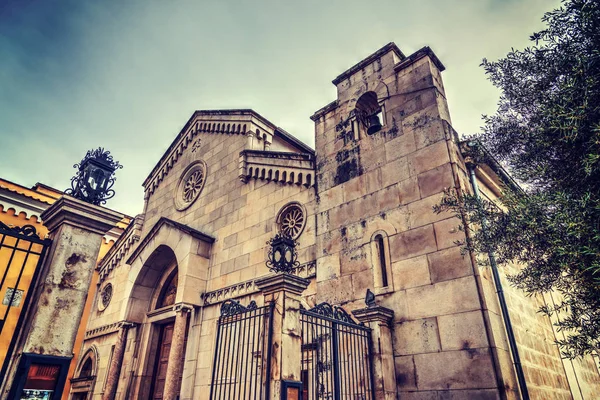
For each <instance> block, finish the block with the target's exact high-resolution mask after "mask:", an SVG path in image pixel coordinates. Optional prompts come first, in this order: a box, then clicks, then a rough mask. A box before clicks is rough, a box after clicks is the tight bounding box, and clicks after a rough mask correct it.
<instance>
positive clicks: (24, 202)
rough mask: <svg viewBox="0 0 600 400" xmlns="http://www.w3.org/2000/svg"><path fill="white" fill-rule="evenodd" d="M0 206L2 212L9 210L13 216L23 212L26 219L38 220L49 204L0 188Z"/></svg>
mask: <svg viewBox="0 0 600 400" xmlns="http://www.w3.org/2000/svg"><path fill="white" fill-rule="evenodd" d="M0 205H1V206H2V209H3V211H4V212H6V211H8V209H10V208H12V209H14V210H15V215H18V214H20V213H22V212H24V213H25V217H26V218H27V219H29V218H31V217H32V216H36V217H38V218H39V216H40V215H41V214H42V213H43V212H44V211H45V210H46V209H47V208H48V207H49V206H50V204H49V202H45V201H41V200H38V199H34V198H33V197H31V196H28V195H26V194H23V193H19V192H17V191H15V190H10V189H9V188H4V187H0Z"/></svg>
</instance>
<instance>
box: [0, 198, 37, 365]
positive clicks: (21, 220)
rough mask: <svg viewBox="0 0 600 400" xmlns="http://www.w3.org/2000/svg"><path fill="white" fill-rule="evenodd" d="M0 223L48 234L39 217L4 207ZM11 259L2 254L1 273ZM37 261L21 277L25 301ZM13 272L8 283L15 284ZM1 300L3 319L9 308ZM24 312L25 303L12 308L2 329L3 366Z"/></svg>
mask: <svg viewBox="0 0 600 400" xmlns="http://www.w3.org/2000/svg"><path fill="white" fill-rule="evenodd" d="M0 221H2V222H3V223H5V224H6V225H9V226H23V225H33V226H35V228H36V230H37V231H38V232H39V233H40V236H41V237H45V236H46V234H47V232H48V230H47V229H46V227H45V226H43V225H42V224H41V223H40V222H39V221H38V219H37V217H35V216H34V217H31V218H29V219H27V217H26V215H25V213H23V212H21V213H19V214H15V210H14V209H12V208H10V209H8V210H6V211H5V210H4V208H3V206H2V205H0ZM5 240H10V239H8V238H6V239H5ZM9 257H10V253H9V252H4V253H2V254H0V268H2V269H1V270H0V273H4V268H5V267H6V266H7V265H8V262H9ZM17 257H18V256H17ZM37 260H38V257H34V258H28V262H27V264H26V266H25V268H24V269H23V275H22V276H21V280H20V282H19V286H18V289H20V290H23V292H24V293H23V299H25V296H27V293H28V292H29V286H30V284H31V279H32V278H33V274H34V272H35V267H36V265H37ZM19 261H20V260H18V259H13V265H14V264H16V263H19V264H20V262H19ZM13 272H14V273H11V271H10V270H9V272H8V276H7V281H8V282H10V281H11V280H12V281H13V282H15V279H16V276H14V275H15V274H17V271H16V270H15V271H13ZM7 286H10V285H8V284H7ZM3 294H4V290H2V296H0V297H3ZM1 300H2V299H1V298H0V315H1V316H2V317H3V316H4V313H5V311H6V307H7V306H3V305H2V303H1ZM22 310H23V303H21V306H19V307H11V309H10V311H9V314H8V316H7V319H6V321H5V324H4V328H3V329H2V334H1V335H0V365H2V363H4V358H5V356H6V353H7V351H8V347H9V346H10V342H11V340H12V337H13V335H14V331H15V328H16V326H17V322H18V320H19V316H20V315H21V311H22Z"/></svg>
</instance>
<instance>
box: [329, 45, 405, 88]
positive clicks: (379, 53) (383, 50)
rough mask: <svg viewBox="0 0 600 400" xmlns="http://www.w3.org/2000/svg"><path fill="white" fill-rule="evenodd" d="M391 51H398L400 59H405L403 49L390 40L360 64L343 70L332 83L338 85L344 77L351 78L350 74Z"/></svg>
mask: <svg viewBox="0 0 600 400" xmlns="http://www.w3.org/2000/svg"><path fill="white" fill-rule="evenodd" d="M390 51H393V52H394V53H396V55H397V56H398V57H399V58H400V59H404V54H402V51H400V49H399V48H398V46H396V44H395V43H394V42H390V43H388V44H386V45H385V46H383V47H382V48H381V49H379V50H377V51H376V52H375V53H373V54H371V55H370V56H368V57H367V58H365V59H363V60H362V61H360V62H359V63H358V64H356V65H353V66H352V67H350V68H348V69H347V70H346V71H344V72H342V73H341V74H340V75H338V76H337V78H335V79H334V80H333V81H332V83H333V84H334V85H337V84H338V83H340V82H341V81H343V80H344V79H346V78H349V77H350V76H352V75H353V74H355V73H356V72H358V71H360V70H361V69H363V68H365V67H366V66H368V65H369V64H371V63H373V62H375V60H377V59H378V58H381V57H383V56H384V55H385V54H387V53H388V52H390Z"/></svg>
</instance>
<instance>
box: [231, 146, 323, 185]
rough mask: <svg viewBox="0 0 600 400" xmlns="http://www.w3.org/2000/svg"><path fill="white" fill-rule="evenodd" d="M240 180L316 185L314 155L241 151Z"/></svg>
mask: <svg viewBox="0 0 600 400" xmlns="http://www.w3.org/2000/svg"><path fill="white" fill-rule="evenodd" d="M239 163H240V167H239V168H240V180H241V181H242V182H248V180H249V179H252V178H254V179H260V180H264V181H268V182H273V183H281V184H289V185H304V186H306V187H310V186H313V185H314V171H315V162H314V156H313V155H312V154H308V153H290V152H275V151H259V150H244V151H242V152H241V153H240V160H239Z"/></svg>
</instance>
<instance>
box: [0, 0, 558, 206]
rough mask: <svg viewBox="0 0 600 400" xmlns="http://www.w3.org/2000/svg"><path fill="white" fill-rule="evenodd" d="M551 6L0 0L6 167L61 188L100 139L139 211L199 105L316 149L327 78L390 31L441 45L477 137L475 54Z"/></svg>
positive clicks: (0, 155)
mask: <svg viewBox="0 0 600 400" xmlns="http://www.w3.org/2000/svg"><path fill="white" fill-rule="evenodd" d="M557 5H558V0H444V1H443V0H422V1H408V0H392V1H374V0H373V1H364V0H362V1H351V0H340V1H337V0H327V1H324V0H321V1H300V0H296V1H281V0H280V1H262V0H255V1H200V0H196V1H186V0H128V1H117V0H105V1H91V0H90V1H79V0H78V1H75V0H73V1H67V0H63V1H57V0H39V1H38V0H0V176H1V177H3V178H6V179H9V180H12V181H14V182H17V183H20V184H23V185H26V186H31V185H33V184H34V183H36V182H42V183H45V184H47V185H51V186H54V187H56V188H59V189H65V188H67V187H68V185H69V179H70V177H71V176H72V175H73V173H74V170H73V169H72V165H73V164H74V163H75V162H78V161H79V160H80V159H81V158H82V156H83V155H84V154H85V152H86V151H87V150H88V149H91V148H95V147H98V146H103V147H106V148H108V149H109V150H110V151H111V152H112V154H113V155H114V156H115V158H116V159H117V160H119V161H120V162H121V163H122V164H123V165H124V166H125V167H124V169H122V170H120V171H118V179H117V184H116V185H115V189H116V190H117V195H116V197H115V198H114V199H112V200H110V201H109V203H108V206H109V207H111V208H114V209H117V210H119V211H122V212H125V213H128V214H131V215H135V214H137V213H139V212H141V211H142V206H143V190H142V187H141V183H142V181H143V180H144V178H145V177H146V176H147V175H148V173H149V172H150V171H151V169H152V167H153V166H154V164H155V163H156V162H157V161H158V159H159V158H160V156H161V155H162V154H163V152H164V151H165V149H166V148H167V147H168V145H169V144H170V143H171V141H172V140H173V138H174V137H175V135H176V134H177V133H178V132H179V130H180V129H181V128H182V126H183V124H184V123H185V122H186V121H187V120H188V118H189V117H190V116H191V114H192V113H193V111H194V110H198V109H218V108H252V109H254V110H256V111H257V112H259V113H261V114H262V115H263V116H265V117H266V118H268V119H269V120H271V121H272V122H273V123H275V124H277V125H279V126H281V127H282V128H284V129H286V130H287V131H288V132H290V133H292V134H294V135H295V136H297V137H298V138H300V139H301V140H303V141H304V142H306V143H308V144H309V145H311V146H314V137H313V135H314V133H313V123H312V121H310V119H309V116H310V115H312V114H313V112H314V111H316V110H317V109H319V108H320V107H322V106H324V105H325V104H327V103H329V102H330V101H332V100H333V99H334V98H335V87H334V86H333V85H332V84H331V80H332V79H333V78H335V77H336V76H337V75H338V74H339V73H341V72H343V71H344V70H345V69H347V68H349V67H350V66H352V65H353V64H355V63H356V62H358V61H360V60H361V59H362V58H364V57H366V56H368V55H369V54H371V53H372V52H374V51H376V50H377V49H379V48H380V47H382V46H383V45H385V44H386V43H388V42H390V41H393V42H395V43H396V44H397V45H398V46H399V47H400V49H401V50H402V51H403V52H404V53H405V54H407V55H408V54H410V53H412V52H414V51H415V50H417V49H419V48H421V47H422V46H425V45H428V46H430V47H431V48H432V49H433V50H434V51H435V53H436V54H437V55H438V57H439V58H440V60H441V61H442V62H443V63H444V64H445V65H446V68H447V69H446V71H445V72H444V74H443V78H444V83H445V86H446V93H447V96H448V101H449V105H450V112H451V115H452V123H453V125H454V128H455V129H456V130H457V131H458V132H460V133H474V132H477V131H478V130H479V127H480V125H481V114H486V113H493V112H494V110H495V106H496V102H497V98H498V91H497V90H496V89H495V88H494V87H492V86H491V84H490V83H489V82H488V81H487V80H486V78H485V75H484V73H483V70H482V69H481V68H480V67H479V64H480V62H481V59H482V58H484V57H487V58H489V59H497V58H500V57H502V56H503V55H505V54H506V53H507V52H508V51H509V50H510V48H511V47H515V48H522V47H524V46H526V45H527V44H528V40H527V38H528V37H529V35H530V34H531V33H532V32H533V31H535V30H538V29H539V28H541V27H542V26H543V24H542V22H541V21H540V18H541V16H542V15H543V13H544V12H545V11H549V10H550V9H552V8H555V7H556V6H557ZM232 162H236V160H232Z"/></svg>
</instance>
